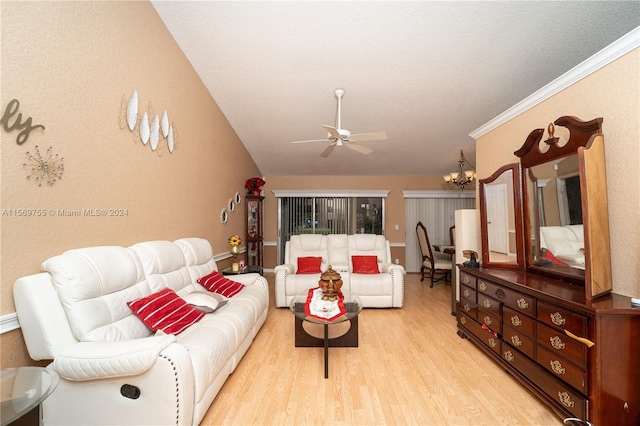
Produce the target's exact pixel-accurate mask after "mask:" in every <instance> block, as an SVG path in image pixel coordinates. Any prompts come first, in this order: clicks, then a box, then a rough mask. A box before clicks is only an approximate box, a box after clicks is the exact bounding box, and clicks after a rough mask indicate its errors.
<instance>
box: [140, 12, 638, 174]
mask: <svg viewBox="0 0 640 426" xmlns="http://www.w3.org/2000/svg"><path fill="white" fill-rule="evenodd" d="M152 3H153V6H154V7H155V8H156V10H157V11H158V13H159V15H160V17H161V18H162V19H163V21H164V22H165V23H166V25H167V28H168V29H169V31H170V32H171V33H172V34H173V37H174V38H175V40H176V41H177V43H178V45H179V46H180V47H181V48H182V50H183V51H184V53H185V55H186V56H187V58H188V59H189V60H190V61H191V63H192V64H193V67H194V69H195V70H196V72H197V73H198V74H199V75H200V78H201V79H202V81H203V82H204V84H205V85H206V87H207V88H208V90H209V91H210V92H211V95H212V96H213V98H214V99H215V100H216V102H217V103H218V105H219V106H220V108H221V109H222V111H223V112H224V114H225V115H226V117H227V119H228V120H229V122H230V123H231V126H232V127H233V128H234V129H235V131H236V133H237V134H238V136H239V137H240V139H241V140H242V141H243V143H244V144H245V146H246V147H247V149H248V151H249V153H250V154H251V155H252V157H253V158H254V160H255V162H256V163H257V165H258V167H259V168H260V171H261V173H262V174H263V175H280V176H284V175H329V174H337V175H371V174H376V175H398V174H445V173H448V172H450V171H453V169H454V168H455V166H456V164H457V160H458V156H459V152H460V149H464V151H465V155H466V157H467V158H469V159H470V160H471V162H472V163H474V161H473V159H474V158H475V144H474V140H473V139H472V138H471V137H470V136H469V133H471V132H472V131H474V130H475V129H477V128H478V127H480V126H482V125H483V124H485V123H486V122H488V121H489V120H491V119H492V118H494V117H495V116H497V115H498V114H500V113H502V112H504V111H505V110H507V109H508V108H510V107H511V106H513V105H515V104H516V103H518V102H519V101H521V100H523V99H524V98H526V97H527V96H529V95H530V94H532V93H533V92H535V91H537V90H538V89H540V88H542V87H543V86H545V85H546V84H547V83H549V82H551V81H552V80H554V79H556V78H557V77H559V76H561V75H562V74H564V73H565V72H566V71H568V70H570V69H571V68H573V67H574V66H576V65H578V64H579V63H581V62H582V61H584V60H585V59H587V58H589V57H590V56H592V55H593V54H595V53H596V52H598V51H599V50H601V49H603V48H604V47H606V46H607V45H609V44H611V43H612V42H613V41H615V40H617V39H618V38H620V37H622V36H623V35H625V34H627V33H628V32H629V31H631V30H632V29H633V28H635V27H638V26H639V25H640V2H638V1H632V2H620V1H604V2H594V1H542V2H534V1H514V2H503V1H495V2H494V1H473V2H451V1H449V2H436V1H413V2H399V1H375V2H374V1H368V2H362V1H358V2H338V1H335V2H334V1H317V2H311V1H283V2H262V1H261V2H245V1H152ZM336 88H343V89H345V95H344V98H343V102H342V127H343V128H346V129H349V130H350V131H351V132H352V133H366V132H377V131H384V132H386V134H387V136H388V140H386V141H377V142H367V143H364V142H363V143H362V144H363V145H367V146H369V147H371V148H373V149H374V150H375V152H374V153H372V154H370V155H368V156H365V155H362V154H359V153H357V152H355V151H352V150H349V149H345V148H344V147H342V148H336V150H334V152H333V154H332V155H331V156H330V157H328V158H320V157H318V154H319V153H320V152H322V151H323V150H324V148H325V147H326V145H325V144H324V143H313V144H296V145H292V144H290V143H289V142H290V141H293V140H304V139H322V138H325V137H326V136H327V133H326V131H325V130H324V129H323V128H322V127H321V126H322V125H323V124H328V125H333V124H334V120H335V109H336V98H335V96H334V90H335V89H336ZM586 118H589V117H586ZM543 124H544V123H535V124H534V123H532V126H533V125H541V126H543ZM523 142H524V137H523Z"/></svg>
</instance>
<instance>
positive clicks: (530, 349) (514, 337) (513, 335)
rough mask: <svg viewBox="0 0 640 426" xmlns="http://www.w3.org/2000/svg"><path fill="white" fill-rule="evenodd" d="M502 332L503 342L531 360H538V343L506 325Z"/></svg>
mask: <svg viewBox="0 0 640 426" xmlns="http://www.w3.org/2000/svg"><path fill="white" fill-rule="evenodd" d="M502 330H503V331H502V340H504V341H505V342H507V343H508V344H510V345H511V346H513V347H514V348H516V349H517V350H519V351H520V352H522V353H523V354H525V355H527V356H528V357H529V358H531V359H536V342H535V341H534V340H533V339H531V338H530V337H527V336H525V335H524V334H522V333H520V332H519V331H517V330H514V329H513V328H511V327H508V326H507V325H505V326H504V327H503V329H502Z"/></svg>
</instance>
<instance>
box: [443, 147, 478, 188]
mask: <svg viewBox="0 0 640 426" xmlns="http://www.w3.org/2000/svg"><path fill="white" fill-rule="evenodd" d="M465 164H466V165H467V168H469V170H464V169H465ZM458 169H459V170H458V171H457V172H452V173H449V174H448V175H444V176H443V177H442V178H443V179H444V181H445V182H446V183H452V184H454V185H455V186H457V187H458V188H460V190H463V189H464V188H465V187H466V186H467V185H469V184H470V183H471V182H473V180H474V179H475V177H476V172H475V171H474V170H473V166H472V165H471V163H469V162H468V161H467V159H466V158H464V154H463V153H462V150H460V159H459V160H458Z"/></svg>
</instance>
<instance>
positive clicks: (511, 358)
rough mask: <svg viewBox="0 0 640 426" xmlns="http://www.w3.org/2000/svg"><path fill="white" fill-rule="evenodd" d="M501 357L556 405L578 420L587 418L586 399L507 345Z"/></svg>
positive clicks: (504, 346)
mask: <svg viewBox="0 0 640 426" xmlns="http://www.w3.org/2000/svg"><path fill="white" fill-rule="evenodd" d="M501 355H502V359H504V360H505V361H507V362H508V363H509V365H511V366H512V367H514V368H516V369H517V370H518V372H519V373H520V374H521V375H523V376H524V377H526V378H527V379H528V380H531V381H533V382H534V383H535V385H536V386H537V387H538V388H540V389H541V390H542V391H543V392H544V393H546V394H547V395H548V396H549V397H550V398H551V399H553V400H554V401H556V402H557V403H558V405H560V406H562V407H563V408H564V409H565V410H568V411H569V412H570V413H571V414H572V415H573V416H574V417H577V418H579V419H586V418H587V399H586V398H585V397H583V396H582V395H580V394H579V393H577V392H575V391H574V390H573V389H571V388H570V387H569V386H567V385H566V384H565V383H563V382H561V381H560V380H558V379H556V378H554V377H553V376H551V375H550V374H549V373H547V372H546V371H544V370H543V369H542V368H541V367H540V366H539V365H537V364H536V363H535V362H533V361H531V360H530V359H528V358H527V357H526V356H524V355H522V354H521V353H519V352H518V351H515V350H512V349H511V347H510V346H509V345H503V349H502V354H501Z"/></svg>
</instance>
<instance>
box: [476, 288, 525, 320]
mask: <svg viewBox="0 0 640 426" xmlns="http://www.w3.org/2000/svg"><path fill="white" fill-rule="evenodd" d="M478 291H480V292H482V293H484V294H487V295H488V296H491V297H492V298H494V299H497V300H499V301H500V302H502V303H503V304H505V305H506V306H509V307H511V308H513V309H514V310H516V311H520V312H524V313H526V314H528V315H531V316H532V317H533V316H535V315H536V299H535V298H534V297H531V296H526V295H524V294H521V293H518V292H517V291H513V290H511V289H508V288H504V287H502V286H500V285H498V284H494V283H492V282H491V281H486V280H478ZM478 297H480V295H478Z"/></svg>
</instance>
